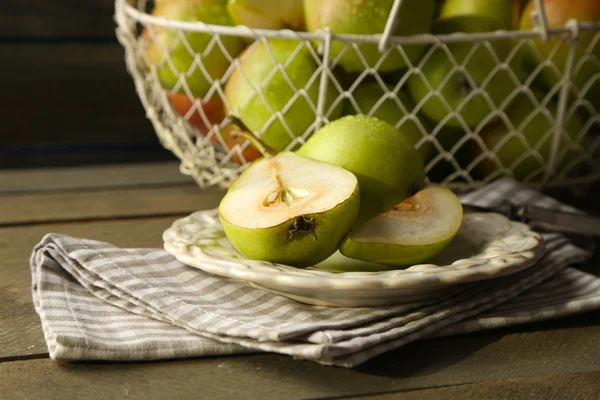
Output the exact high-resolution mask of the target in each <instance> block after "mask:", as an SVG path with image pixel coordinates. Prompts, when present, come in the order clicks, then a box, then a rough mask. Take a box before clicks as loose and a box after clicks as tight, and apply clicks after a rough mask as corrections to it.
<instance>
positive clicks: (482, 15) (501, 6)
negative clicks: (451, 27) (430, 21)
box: [439, 0, 514, 31]
mask: <svg viewBox="0 0 600 400" xmlns="http://www.w3.org/2000/svg"><path fill="white" fill-rule="evenodd" d="M513 13H514V10H513V0H446V1H445V2H444V3H443V5H442V8H441V9H440V15H439V20H442V21H443V20H452V19H459V18H460V19H462V18H464V19H466V24H465V25H466V26H467V25H469V24H478V23H479V21H480V20H482V19H483V20H488V21H490V23H491V24H490V26H489V27H486V28H485V30H489V31H493V30H498V29H504V30H511V29H512V28H513ZM484 23H485V22H484ZM480 31H484V30H480Z"/></svg>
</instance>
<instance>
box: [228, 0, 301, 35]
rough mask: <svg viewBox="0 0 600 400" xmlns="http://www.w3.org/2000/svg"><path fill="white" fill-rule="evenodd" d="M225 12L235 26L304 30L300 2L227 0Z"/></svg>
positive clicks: (297, 0)
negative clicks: (226, 11)
mask: <svg viewBox="0 0 600 400" xmlns="http://www.w3.org/2000/svg"><path fill="white" fill-rule="evenodd" d="M227 10H228V11H229V14H230V15H231V18H232V19H233V22H234V23H235V24H237V25H245V26H248V27H250V28H260V29H284V28H291V29H294V30H301V29H303V28H304V9H303V6H302V0H286V1H281V0H229V1H228V2H227Z"/></svg>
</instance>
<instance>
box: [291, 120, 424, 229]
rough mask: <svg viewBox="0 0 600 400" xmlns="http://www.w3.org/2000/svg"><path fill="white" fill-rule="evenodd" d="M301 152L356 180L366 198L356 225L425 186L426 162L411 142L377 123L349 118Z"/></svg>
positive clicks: (319, 134)
mask: <svg viewBox="0 0 600 400" xmlns="http://www.w3.org/2000/svg"><path fill="white" fill-rule="evenodd" d="M297 153H298V154H300V155H302V156H305V157H308V158H312V159H315V160H318V161H323V162H326V163H329V164H333V165H337V166H340V167H342V168H345V169H347V170H348V171H350V172H352V173H353V174H354V175H356V177H357V178H358V182H359V186H360V197H361V208H360V215H359V218H358V222H357V223H361V222H364V221H366V220H368V219H370V218H372V217H374V216H376V215H378V214H381V213H382V212H384V211H386V210H389V209H390V208H391V207H392V206H394V205H395V204H398V203H399V202H401V201H402V200H403V199H405V198H406V197H409V196H412V195H413V194H414V193H416V192H417V191H419V190H420V189H421V188H422V187H424V181H425V170H424V167H423V160H422V159H421V156H420V155H419V153H418V152H417V150H416V149H415V147H414V146H413V144H412V143H411V141H410V140H409V139H408V138H407V136H406V135H404V133H402V132H401V131H400V130H398V129H396V128H394V127H393V126H391V125H390V124H388V123H387V122H383V121H380V120H378V119H377V118H373V117H365V116H364V115H349V116H346V117H342V118H340V119H338V120H336V121H333V122H330V123H329V124H327V125H325V126H324V127H322V128H321V129H320V130H319V131H317V132H316V133H314V134H313V135H312V136H311V137H310V138H309V139H308V141H307V142H306V143H305V144H304V145H303V146H302V147H301V148H300V149H299V150H298V151H297Z"/></svg>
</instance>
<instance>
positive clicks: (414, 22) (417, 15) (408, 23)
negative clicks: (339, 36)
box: [304, 0, 435, 72]
mask: <svg viewBox="0 0 600 400" xmlns="http://www.w3.org/2000/svg"><path fill="white" fill-rule="evenodd" d="M393 2H394V1H393V0H363V1H355V0H326V1H323V0H304V14H305V17H306V29H307V30H308V31H309V32H316V31H318V30H319V29H322V28H325V27H329V28H331V30H332V32H333V33H354V34H376V33H382V32H383V30H384V28H385V24H386V22H387V19H388V16H389V14H390V10H391V8H392V4H393ZM434 9H435V5H434V1H433V0H404V1H403V2H402V7H401V8H400V12H399V13H398V21H397V25H396V31H395V32H394V35H396V36H409V35H415V34H420V33H429V32H430V31H431V23H432V20H433V13H434ZM358 48H359V49H360V53H361V54H362V57H364V60H365V62H366V63H367V65H368V66H369V67H375V66H376V65H377V63H378V61H379V60H380V58H381V57H382V54H381V53H380V52H379V50H378V49H377V44H359V45H358ZM402 48H403V51H404V52H405V53H406V57H407V58H408V61H409V62H410V63H412V64H415V63H416V62H417V61H418V60H419V57H420V56H421V54H422V53H423V50H424V49H425V46H424V45H405V46H403V47H402ZM342 52H343V54H341V55H340V53H342ZM331 57H332V59H336V58H338V57H340V60H339V64H340V65H341V66H342V67H343V68H344V69H345V70H346V71H348V72H362V71H363V70H364V69H365V68H366V66H365V64H364V62H363V61H362V60H361V57H360V56H359V55H358V54H357V52H356V51H355V50H354V49H353V48H352V47H351V46H349V47H348V48H346V46H345V45H344V44H343V43H342V42H340V41H333V42H332V44H331ZM406 67H407V60H406V59H405V58H404V57H403V56H402V55H401V53H400V52H398V51H397V50H396V49H391V51H389V53H388V54H387V56H386V58H385V60H384V61H383V62H382V63H381V65H379V67H378V70H379V71H382V72H386V71H393V70H398V69H402V68H406Z"/></svg>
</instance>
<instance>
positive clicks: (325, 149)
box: [219, 115, 462, 269]
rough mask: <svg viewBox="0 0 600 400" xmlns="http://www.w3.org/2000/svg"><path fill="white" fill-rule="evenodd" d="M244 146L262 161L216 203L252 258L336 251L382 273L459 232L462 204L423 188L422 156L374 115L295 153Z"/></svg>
mask: <svg viewBox="0 0 600 400" xmlns="http://www.w3.org/2000/svg"><path fill="white" fill-rule="evenodd" d="M249 139H250V140H254V141H255V145H256V147H258V148H260V149H261V151H262V152H263V153H264V157H262V158H260V159H258V160H256V161H254V162H252V163H251V164H250V165H249V166H248V168H247V169H246V170H245V171H244V172H243V173H242V174H241V175H240V177H239V178H238V179H237V180H236V181H235V182H234V183H233V184H232V185H231V186H230V188H229V190H228V192H227V194H226V195H225V197H224V198H223V199H222V200H221V203H220V205H219V217H220V220H221V223H222V225H223V228H224V230H225V234H226V235H227V238H228V239H229V240H230V241H231V243H232V244H233V245H234V247H235V248H236V249H237V250H238V251H240V252H241V253H242V254H244V255H245V256H247V257H248V258H251V259H256V260H264V261H271V262H275V263H281V264H286V265H292V266H296V267H308V266H312V265H314V264H317V263H319V262H321V261H324V260H325V259H327V258H328V257H330V256H331V255H333V254H334V253H336V252H337V251H338V250H339V251H340V252H341V253H342V254H343V255H344V256H346V257H349V258H351V259H356V260H361V261H367V262H371V263H376V264H379V265H381V267H380V269H390V268H402V267H406V266H410V265H414V264H418V263H421V262H424V261H426V260H428V259H429V258H431V257H433V256H434V255H436V254H438V253H439V252H440V251H441V250H443V249H444V248H445V247H446V246H447V245H448V244H449V243H450V242H451V241H452V239H453V238H454V236H455V235H456V233H457V231H458V229H459V228H460V226H461V222H462V206H461V204H460V201H459V200H458V198H457V197H456V196H455V195H454V194H453V193H452V191H450V190H449V189H446V188H442V187H435V186H432V187H425V186H424V180H425V172H424V167H423V161H422V159H421V156H420V154H419V153H418V152H417V150H416V149H415V147H414V146H413V144H412V143H411V142H410V140H409V139H408V138H407V137H406V135H404V134H403V133H402V132H401V131H399V130H397V129H396V128H394V127H393V126H391V125H389V124H388V123H386V122H384V121H381V120H379V119H377V118H374V117H366V116H363V115H356V116H346V117H343V118H340V119H338V120H336V121H333V122H331V123H329V124H327V125H325V126H324V127H322V128H321V129H320V130H319V131H317V132H316V133H315V134H314V135H313V136H311V138H310V139H309V140H308V141H307V142H306V144H304V145H303V146H302V147H301V148H300V149H299V150H298V151H296V152H290V151H283V152H279V153H275V152H274V151H272V150H271V149H267V148H266V146H264V144H262V143H260V142H259V141H258V140H255V139H252V138H251V137H249ZM357 149H360V150H359V151H358V150H357ZM370 269H372V268H370Z"/></svg>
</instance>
